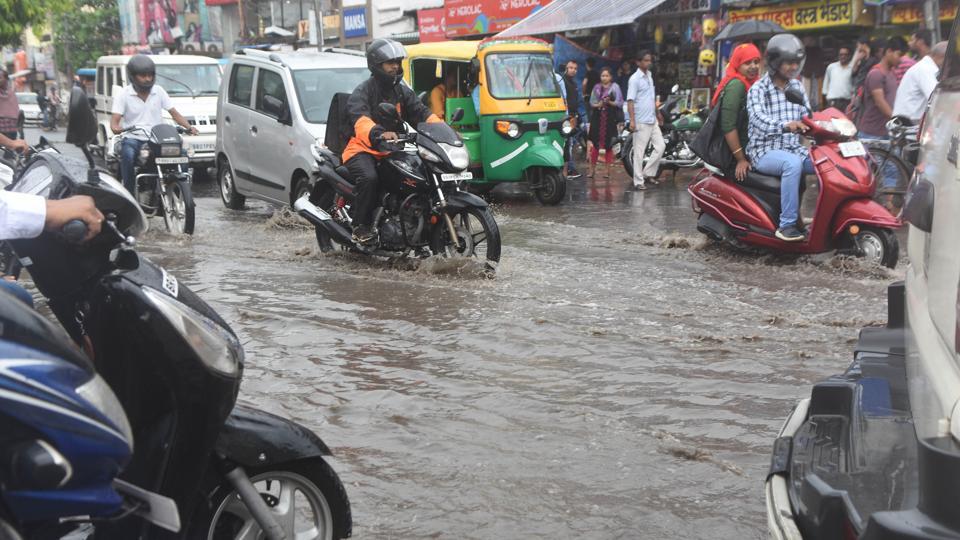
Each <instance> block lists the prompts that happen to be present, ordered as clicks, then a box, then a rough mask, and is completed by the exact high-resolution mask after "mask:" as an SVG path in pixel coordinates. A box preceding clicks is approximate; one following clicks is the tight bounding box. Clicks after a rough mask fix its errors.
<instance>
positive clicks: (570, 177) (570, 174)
mask: <svg viewBox="0 0 960 540" xmlns="http://www.w3.org/2000/svg"><path fill="white" fill-rule="evenodd" d="M581 176H583V175H582V174H580V173H579V172H577V171H573V172H571V173H569V174H567V178H568V179H570V180H573V179H575V178H580V177H581Z"/></svg>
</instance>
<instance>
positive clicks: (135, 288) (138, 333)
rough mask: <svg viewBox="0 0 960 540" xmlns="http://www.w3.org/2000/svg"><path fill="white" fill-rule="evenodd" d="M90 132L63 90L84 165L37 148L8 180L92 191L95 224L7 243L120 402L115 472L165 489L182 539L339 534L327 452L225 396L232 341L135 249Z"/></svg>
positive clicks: (123, 205)
mask: <svg viewBox="0 0 960 540" xmlns="http://www.w3.org/2000/svg"><path fill="white" fill-rule="evenodd" d="M95 137H96V122H95V119H94V117H93V113H92V111H91V109H90V106H89V102H88V101H87V99H86V97H85V96H84V94H83V91H82V90H80V89H74V90H73V94H72V95H71V101H70V121H69V123H68V125H67V142H69V143H71V144H76V145H77V146H79V147H81V149H82V150H83V152H84V155H85V156H86V158H87V163H86V164H84V163H83V162H76V161H74V160H71V159H69V158H66V157H64V156H61V155H58V154H43V153H41V154H38V155H36V156H35V157H34V158H32V160H31V162H30V163H28V165H27V166H26V169H25V170H24V172H23V174H22V175H21V176H20V179H19V180H18V181H17V182H16V183H15V184H14V186H13V188H12V189H13V191H18V192H22V193H35V194H40V195H43V196H45V197H48V198H55V199H56V198H63V197H68V196H72V195H78V194H79V195H89V196H90V197H92V198H93V199H94V202H95V204H96V206H97V208H98V209H99V210H100V211H101V213H102V214H103V215H104V216H105V221H104V222H103V229H102V230H101V232H100V234H98V235H97V236H96V237H95V238H93V239H91V240H90V241H89V242H86V243H84V244H82V245H80V244H78V243H76V242H77V241H78V240H79V239H82V238H84V237H85V236H86V234H87V228H86V226H85V225H84V224H83V223H82V222H79V221H73V222H70V223H68V224H67V225H66V226H65V227H64V234H63V235H54V234H51V233H43V234H41V235H40V236H39V237H37V238H35V239H29V240H27V239H21V240H12V241H11V244H12V245H13V248H14V250H15V251H16V253H17V255H18V256H19V257H20V258H21V260H24V261H28V262H29V265H28V266H27V268H28V270H29V271H30V274H31V276H32V277H33V281H34V284H35V285H36V287H37V289H39V291H40V292H41V293H42V294H43V295H44V296H45V297H46V298H47V299H48V303H49V306H50V308H51V310H52V311H53V313H54V315H55V316H56V317H57V319H58V320H59V321H60V323H61V324H62V325H63V327H64V328H65V329H66V330H67V333H68V334H69V335H70V337H71V338H73V340H74V341H75V342H76V343H78V344H80V345H81V346H82V347H83V349H84V350H85V352H86V353H87V356H88V357H90V358H92V359H93V363H94V366H95V367H96V369H97V371H98V372H99V373H100V374H101V376H102V377H103V379H104V380H105V381H106V382H107V384H108V385H109V386H110V388H111V389H112V390H113V392H115V393H116V395H117V398H118V399H119V401H120V404H121V405H122V406H123V408H124V410H125V411H126V414H127V416H128V418H129V421H130V425H131V432H132V434H133V440H134V442H135V444H134V447H135V449H136V452H135V454H134V456H133V459H132V460H131V462H130V464H129V466H127V468H126V469H125V470H124V472H123V474H122V475H121V476H122V478H123V479H124V480H125V481H127V482H130V483H132V484H135V485H143V486H147V487H149V488H150V489H152V490H154V491H156V492H157V493H159V494H161V495H163V496H166V497H169V498H171V499H172V500H173V501H174V502H175V503H176V505H177V508H178V509H179V512H180V518H181V521H182V529H183V531H185V532H184V534H183V537H185V538H218V539H219V538H234V537H235V536H237V535H239V534H241V533H242V534H243V535H246V536H244V537H248V536H249V537H255V538H260V537H264V536H265V537H267V538H283V537H286V538H293V537H304V536H308V537H310V538H345V537H347V536H349V535H350V534H351V529H352V518H351V514H350V503H349V500H348V498H347V494H346V491H345V489H344V487H343V484H342V483H341V481H340V479H339V478H338V477H337V474H336V472H334V470H333V469H332V468H331V467H330V465H329V464H328V463H327V461H326V460H325V457H326V456H329V455H330V449H329V448H328V447H327V445H326V444H324V442H323V441H322V440H321V439H320V438H319V437H318V436H317V435H315V434H314V433H312V432H311V431H309V430H307V429H306V428H304V427H302V426H300V425H298V424H295V423H293V422H291V421H288V420H285V419H283V418H280V417H277V416H274V415H271V414H268V413H265V412H262V411H259V410H256V409H253V408H251V407H247V406H241V405H236V398H237V392H238V389H239V386H240V380H241V375H242V372H243V360H244V355H243V348H242V347H241V345H240V343H239V341H238V339H237V337H236V335H235V334H234V332H233V331H232V330H231V329H230V326H229V325H227V323H226V322H225V321H224V320H223V319H221V318H220V316H219V315H218V314H217V313H216V312H215V311H214V310H213V309H212V308H211V307H210V306H209V305H207V304H206V303H205V302H203V300H201V299H200V298H199V297H198V296H197V295H196V294H194V293H193V292H192V291H191V290H190V289H189V288H187V287H186V286H185V285H183V284H182V283H180V282H179V280H177V278H176V277H175V276H173V275H172V274H170V273H169V272H167V271H166V270H165V269H164V268H162V267H160V266H158V265H156V264H154V263H153V262H151V261H150V260H149V259H147V258H146V257H144V256H142V255H141V254H139V253H138V252H137V250H136V248H135V245H136V241H135V237H136V235H138V234H141V233H142V232H144V231H146V229H147V218H146V215H145V214H144V212H143V210H142V209H141V208H140V206H139V205H138V204H137V202H136V201H135V200H134V199H133V197H132V195H130V193H128V192H127V191H126V189H124V188H123V186H122V185H120V183H119V182H117V181H116V180H115V179H114V178H112V177H111V176H110V175H109V174H107V173H106V172H104V171H102V170H97V169H96V167H95V164H94V161H93V156H92V155H91V153H90V149H89V147H88V145H89V144H90V143H91V142H92V141H93V140H94V138H95ZM61 236H62V237H61ZM64 240H66V241H64ZM235 405H236V406H235ZM304 521H305V523H304ZM102 527H103V533H104V535H105V537H106V538H138V537H141V538H142V537H147V538H151V537H169V536H170V535H169V534H166V533H164V531H161V530H157V529H156V528H155V527H149V528H147V527H144V526H138V524H131V523H116V524H113V523H106V524H103V525H102ZM100 531H101V527H100V526H98V527H97V533H98V534H100ZM259 535H262V536H259Z"/></svg>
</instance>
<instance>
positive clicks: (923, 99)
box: [893, 41, 947, 124]
mask: <svg viewBox="0 0 960 540" xmlns="http://www.w3.org/2000/svg"><path fill="white" fill-rule="evenodd" d="M946 54H947V42H946V41H941V42H940V43H937V44H936V45H934V46H933V48H931V49H930V54H928V55H927V56H924V57H923V58H922V59H920V61H919V62H917V63H916V64H914V65H913V67H911V68H910V69H908V70H907V72H906V73H905V74H904V75H903V80H902V81H900V88H898V89H897V99H896V100H895V101H894V103H893V116H895V117H896V116H902V117H905V118H909V119H910V120H911V121H912V122H913V123H914V124H916V123H918V122H920V118H921V117H922V116H923V111H924V110H926V108H927V100H928V99H930V94H932V93H933V90H934V88H936V87H937V76H938V75H939V74H940V68H941V67H943V59H944V57H945V56H946Z"/></svg>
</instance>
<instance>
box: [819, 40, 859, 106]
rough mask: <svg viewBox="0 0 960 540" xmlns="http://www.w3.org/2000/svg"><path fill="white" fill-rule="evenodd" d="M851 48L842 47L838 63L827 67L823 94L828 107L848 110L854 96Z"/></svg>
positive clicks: (838, 54) (838, 53) (838, 55)
mask: <svg viewBox="0 0 960 540" xmlns="http://www.w3.org/2000/svg"><path fill="white" fill-rule="evenodd" d="M851 58H852V55H851V54H850V47H840V50H839V51H838V52H837V61H836V62H834V63H832V64H830V65H829V66H827V73H826V74H825V75H824V76H823V93H824V97H825V98H826V104H827V107H835V108H837V109H840V110H841V111H844V110H846V108H847V105H849V104H850V98H851V97H852V96H853V63H852V62H850V60H851Z"/></svg>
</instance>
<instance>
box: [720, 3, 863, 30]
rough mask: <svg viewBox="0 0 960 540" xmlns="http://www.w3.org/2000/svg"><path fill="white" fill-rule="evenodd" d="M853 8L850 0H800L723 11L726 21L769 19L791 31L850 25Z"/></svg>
mask: <svg viewBox="0 0 960 540" xmlns="http://www.w3.org/2000/svg"><path fill="white" fill-rule="evenodd" d="M857 11H858V10H857V9H856V6H855V5H854V3H853V2H829V1H828V2H801V3H797V4H792V5H784V4H779V5H776V6H763V7H757V8H752V9H745V10H731V11H730V12H728V14H727V21H728V23H735V22H737V21H746V20H750V19H756V20H762V21H770V22H774V23H777V24H779V25H780V26H782V27H784V28H785V29H786V30H787V31H791V32H792V31H800V30H818V29H821V28H829V27H832V26H847V25H852V24H855V23H857Z"/></svg>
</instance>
